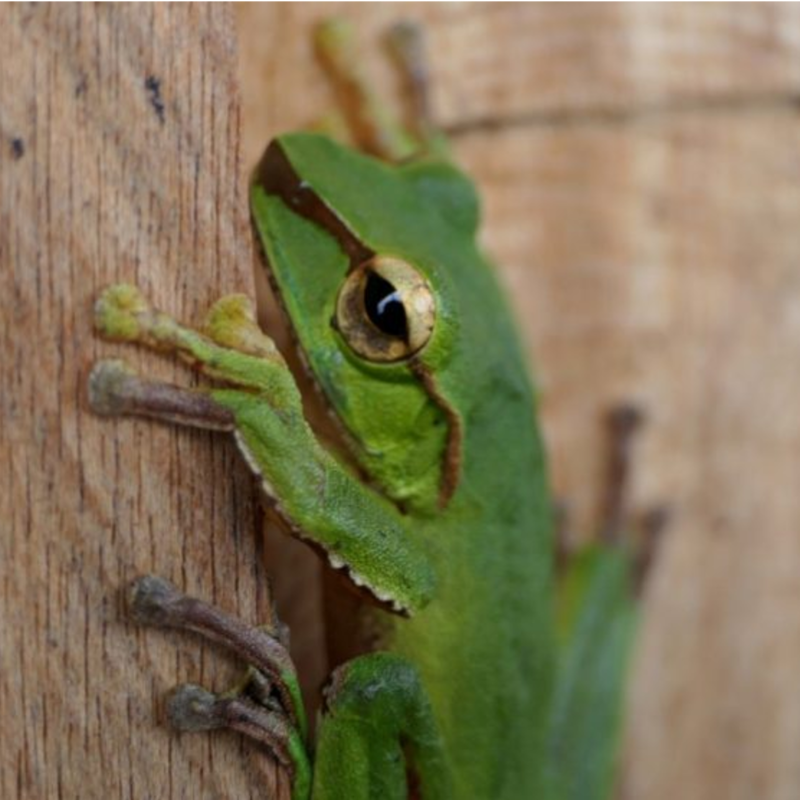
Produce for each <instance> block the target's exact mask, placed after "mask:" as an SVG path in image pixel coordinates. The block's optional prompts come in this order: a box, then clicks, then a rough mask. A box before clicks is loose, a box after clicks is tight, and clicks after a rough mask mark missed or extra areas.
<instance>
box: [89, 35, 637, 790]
mask: <svg viewBox="0 0 800 800" xmlns="http://www.w3.org/2000/svg"><path fill="white" fill-rule="evenodd" d="M406 34H407V31H406ZM323 37H327V38H323V39H322V40H321V41H322V43H323V44H322V47H323V52H324V54H325V56H326V63H327V65H328V67H329V69H331V70H332V71H333V72H334V73H335V74H336V75H337V76H338V78H339V82H338V85H339V86H340V87H343V92H344V95H345V100H346V102H345V105H346V106H348V107H349V109H350V117H349V119H350V122H351V127H352V129H353V131H354V134H353V135H354V138H355V141H356V144H357V145H359V146H358V147H352V146H349V145H346V144H342V143H338V142H337V141H334V139H333V138H330V137H329V136H327V135H325V134H322V133H309V132H301V133H291V134H287V135H284V136H279V137H278V138H277V139H275V140H274V141H273V142H272V143H271V144H270V145H269V147H268V148H267V150H266V152H265V154H264V156H263V158H262V159H261V162H260V163H259V165H258V167H257V168H256V170H255V173H254V177H253V180H252V186H251V193H250V201H251V209H252V218H253V222H254V227H255V230H256V232H257V235H258V239H259V242H260V245H261V247H262V250H263V254H264V257H265V258H264V261H265V264H266V267H267V269H268V273H269V277H270V280H271V282H272V285H273V287H274V289H275V291H276V293H277V295H278V297H279V298H280V301H281V304H282V306H283V308H284V310H285V312H286V315H287V317H288V320H289V323H290V325H291V328H292V331H293V334H294V338H295V341H296V344H297V346H298V349H299V352H300V354H301V356H302V360H303V362H304V364H305V365H306V367H307V368H308V370H309V372H310V373H311V375H312V376H313V378H314V380H315V381H316V384H317V385H318V387H319V388H320V389H321V390H322V393H323V394H324V397H325V399H326V401H327V403H328V405H329V408H330V410H331V411H332V412H333V414H334V415H335V417H336V419H337V420H338V422H339V424H340V425H341V428H342V430H343V432H344V437H343V438H344V441H345V442H346V445H347V448H348V450H349V456H348V458H346V459H345V458H342V456H341V454H340V453H339V452H336V451H334V450H333V449H331V448H330V447H328V446H326V445H323V443H322V442H321V440H320V439H319V438H318V436H317V435H316V434H315V431H314V430H313V429H312V428H311V427H310V425H309V423H308V422H307V420H306V418H305V417H304V413H303V405H302V398H301V395H300V392H299V390H298V388H297V385H296V383H295V379H294V378H293V375H292V372H291V371H290V370H289V368H288V367H287V364H286V362H285V361H284V358H283V357H282V355H281V353H280V352H279V351H278V350H277V349H276V347H275V345H274V344H273V342H272V340H271V339H270V338H268V337H267V336H266V335H265V334H264V333H262V331H261V330H260V329H259V327H258V326H257V324H256V322H255V317H254V313H253V309H252V306H251V304H250V302H249V301H248V300H247V299H246V298H245V297H242V296H230V297H225V298H223V299H221V300H220V301H219V302H217V303H216V304H215V305H214V306H213V307H212V309H211V311H210V312H209V314H208V317H207V319H206V321H205V324H204V326H203V327H202V330H201V331H196V330H193V329H190V328H188V327H184V326H183V325H181V324H179V323H178V322H176V321H175V320H174V319H172V318H171V317H170V316H168V315H167V314H165V313H163V312H161V311H158V310H155V309H154V308H152V307H151V306H150V304H149V303H148V302H147V300H146V299H145V298H144V297H143V296H142V294H141V293H140V292H139V291H138V290H137V289H135V288H134V287H132V286H128V285H117V286H113V287H111V288H110V289H108V290H106V291H105V292H104V293H103V295H102V296H101V297H100V298H99V300H98V302H97V305H96V326H97V328H98V330H99V332H100V333H101V334H102V335H103V336H105V337H107V338H109V339H112V340H118V341H124V342H135V343H138V344H141V345H146V346H149V347H153V348H156V349H158V350H161V351H170V352H174V353H177V354H178V355H180V356H181V357H183V358H184V359H186V360H187V361H189V362H191V363H192V364H194V365H195V366H197V367H198V368H199V369H200V370H201V371H202V372H203V373H204V374H205V375H206V376H207V377H208V378H210V379H211V380H212V381H215V382H217V384H218V385H217V386H216V387H214V388H205V389H201V390H195V391H190V390H186V389H181V388H178V387H176V386H171V385H165V384H161V383H155V382H152V381H148V380H145V379H142V378H140V377H137V376H136V375H134V374H133V373H132V372H131V370H130V369H129V368H128V367H126V366H125V365H124V364H123V363H122V362H119V361H103V362H100V363H99V364H98V365H96V366H95V368H94V370H93V372H92V375H91V378H90V397H91V401H92V404H93V406H94V408H95V409H96V410H97V411H99V412H101V413H106V414H140V415H146V416H151V417H156V418H160V419H165V420H168V421H171V422H178V423H183V424H187V425H194V426H199V427H205V428H211V429H215V430H221V431H228V432H230V433H231V434H232V435H233V437H234V438H235V440H236V443H237V445H238V448H239V450H240V451H241V453H242V455H243V456H244V458H245V460H246V461H247V463H248V464H249V466H250V468H251V469H252V471H253V473H254V474H255V475H256V476H257V479H258V481H259V482H260V485H261V487H262V488H263V492H264V496H265V497H266V498H267V501H268V502H269V503H270V504H271V505H272V506H273V507H274V509H275V510H276V511H277V514H278V515H279V516H280V518H281V519H282V520H283V521H284V523H285V525H286V527H287V528H288V529H289V530H290V531H291V533H293V534H294V535H295V536H298V537H300V538H301V539H303V540H304V541H306V542H308V543H309V545H311V546H312V547H313V548H314V549H315V550H316V551H317V552H318V553H319V555H320V556H321V557H322V559H323V560H324V562H325V563H326V564H327V566H328V568H330V569H331V570H333V571H334V572H336V573H338V575H340V576H341V579H342V580H343V581H344V582H345V583H346V584H347V585H348V586H349V587H350V588H351V589H352V590H353V592H354V593H356V594H357V595H358V597H359V598H360V600H361V601H362V602H361V603H360V604H359V607H358V611H357V612H356V616H357V620H356V624H357V626H358V627H359V628H360V629H361V630H364V631H368V632H369V636H368V637H367V638H368V639H369V643H370V648H369V651H365V652H362V653H361V654H359V655H357V656H355V657H354V658H352V659H350V660H349V661H347V662H346V663H342V664H340V665H338V666H337V667H336V668H335V670H334V671H333V674H332V676H331V678H330V681H329V683H328V685H327V688H326V689H325V698H324V704H323V710H322V713H321V719H320V721H319V724H318V726H317V733H316V736H315V741H314V742H313V744H312V743H311V742H310V741H309V738H310V737H309V733H308V726H307V723H306V719H305V712H304V710H303V702H302V699H301V696H300V692H299V688H298V680H297V674H296V671H295V668H294V666H293V664H292V661H291V658H290V656H289V653H288V650H287V648H286V646H285V644H284V642H283V639H282V637H281V635H280V632H279V631H278V630H274V629H269V628H264V627H261V628H251V627H248V626H246V625H244V624H243V623H241V622H239V621H237V620H235V619H233V618H231V617H228V616H227V615H226V614H225V613H224V612H222V611H220V610H219V609H217V608H215V607H213V606H210V605H208V604H206V603H203V602H202V601H200V600H196V599H193V598H188V597H186V596H184V595H182V594H181V593H180V592H179V591H178V590H177V589H176V588H175V587H173V586H171V585H170V584H168V583H167V582H166V581H163V580H161V579H159V578H156V577H153V576H147V577H145V578H142V579H140V580H138V581H137V582H136V583H135V584H134V586H133V587H132V589H131V607H132V611H133V614H134V616H135V617H136V618H138V619H139V620H141V621H143V622H146V623H150V624H157V625H163V626H172V627H177V628H191V629H193V630H195V631H199V632H201V633H203V634H205V635H206V636H208V637H210V638H213V639H215V640H216V641H219V642H222V643H223V644H224V645H226V646H227V647H229V648H230V649H231V650H232V651H233V652H235V653H237V654H238V655H239V656H241V657H242V658H243V660H244V661H246V662H247V664H248V665H249V670H248V673H247V676H246V679H245V680H243V681H242V684H241V685H240V686H239V687H236V689H234V690H232V691H230V692H226V693H224V694H220V695H215V694H212V693H211V692H208V691H206V690H205V689H202V688H200V687H197V686H184V687H181V688H180V689H179V690H178V691H177V692H176V693H175V694H174V695H173V697H172V699H171V701H170V713H171V718H172V721H173V722H174V723H175V724H176V725H177V726H178V727H179V728H182V729H188V730H202V729H210V728H216V727H225V726H227V727H230V728H233V729H235V730H239V731H242V732H244V733H246V734H248V735H250V736H252V737H254V738H256V739H258V740H259V741H261V742H263V743H265V744H266V745H267V747H268V748H269V750H270V751H271V752H272V754H273V755H274V756H275V758H277V759H278V760H279V761H280V762H281V763H283V764H284V765H285V766H286V767H287V769H288V770H289V771H290V774H291V780H292V796H293V798H294V800H306V799H308V798H313V800H325V799H327V798H336V799H337V800H367V799H368V798H381V800H400V798H403V800H405V799H406V798H409V797H419V798H423V799H424V800H511V799H512V798H513V800H520V799H522V800H526V799H528V798H530V800H551V799H552V800H568V799H570V800H572V799H574V800H579V799H580V800H593V799H594V798H597V799H598V800H599V799H600V798H603V797H606V796H607V795H608V792H609V789H610V787H611V782H612V777H613V770H612V766H613V761H614V752H615V741H616V728H617V722H618V717H619V700H620V687H621V677H622V674H623V671H624V665H625V661H626V653H627V649H628V641H629V638H630V632H631V629H632V623H633V616H634V609H633V604H632V600H631V593H630V589H629V558H628V556H627V555H626V554H625V552H624V551H623V550H619V549H617V550H609V549H605V550H604V549H601V548H599V547H593V548H589V549H587V550H585V551H584V552H582V553H581V554H579V555H578V556H576V557H574V558H573V559H572V560H571V562H570V564H569V566H568V567H567V568H566V570H565V571H564V572H563V574H562V575H561V576H560V577H559V579H558V580H557V581H556V579H555V572H554V562H555V559H554V544H553V535H552V528H553V525H552V514H551V505H550V500H549V491H548V485H547V480H546V470H545V460H544V456H543V451H542V443H541V439H540V436H539V433H538V431H537V427H536V424H535V413H534V395H533V393H532V390H531V386H530V383H529V379H528V377H527V374H526V368H525V361H524V358H523V355H522V352H521V348H520V344H519V341H518V338H517V333H516V331H515V329H514V325H513V324H512V321H511V317H510V314H509V310H508V308H507V306H506V303H505V302H504V299H503V297H502V295H501V292H500V290H499V288H498V285H497V282H496V279H495V276H494V274H493V271H492V268H491V267H490V265H489V264H488V263H487V260H486V258H485V257H484V256H483V255H482V253H481V251H480V249H479V247H478V246H477V244H476V229H477V225H478V216H479V213H478V198H477V196H476V193H475V189H474V187H473V185H472V183H471V182H470V181H469V180H468V178H467V177H465V175H464V174H463V173H462V172H460V171H459V170H458V169H457V168H456V167H455V166H454V165H453V163H451V161H450V160H449V159H448V158H447V156H446V155H445V153H444V149H443V146H442V145H441V142H440V140H439V139H438V137H437V136H436V135H435V134H433V133H432V132H431V130H430V126H429V125H427V123H426V122H425V120H424V119H422V120H421V121H418V124H417V125H416V126H415V127H414V128H413V129H412V132H411V133H408V132H406V131H405V130H404V129H401V128H399V127H392V125H391V124H390V123H389V122H387V120H386V119H385V115H384V114H383V112H382V111H381V110H380V108H379V104H378V103H377V102H375V101H374V100H373V96H372V95H371V94H370V93H369V91H368V89H367V88H366V87H365V86H364V85H363V83H362V81H361V80H360V78H359V76H358V73H357V64H356V63H355V60H354V58H353V56H352V55H351V53H352V51H351V50H350V49H348V48H349V46H348V45H347V43H346V41H345V40H344V38H343V34H342V29H341V28H340V27H337V26H333V27H329V28H327V29H326V31H325V33H324V34H323ZM398 41H401V42H402V41H405V45H404V46H403V47H400V48H399V50H398V52H400V53H401V54H403V53H405V54H406V55H407V54H408V53H409V52H410V50H409V48H408V46H407V45H408V42H409V41H410V40H409V39H408V38H407V37H406V39H405V40H402V39H399V40H398ZM412 50H413V48H412ZM413 58H414V56H413V54H412V56H409V57H408V58H406V62H405V63H406V66H409V65H410V64H411V60H412V59H413ZM407 73H408V74H409V75H410V76H411V77H412V78H416V81H415V80H412V81H411V83H412V85H415V86H416V87H417V99H418V100H419V101H420V102H417V107H418V108H422V107H424V103H423V102H422V98H421V96H420V95H419V87H420V86H421V85H422V84H421V81H420V80H419V79H418V78H419V74H420V73H419V71H416V72H415V71H414V69H411V70H407ZM361 150H368V151H370V152H371V153H372V154H366V153H364V152H361ZM410 152H415V153H416V155H415V157H412V158H409V157H407V156H408V154H409V153H410ZM376 154H377V156H378V157H376Z"/></svg>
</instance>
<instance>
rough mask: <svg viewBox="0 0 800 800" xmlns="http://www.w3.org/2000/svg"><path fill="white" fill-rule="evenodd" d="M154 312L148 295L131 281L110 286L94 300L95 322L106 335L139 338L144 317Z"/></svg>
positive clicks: (124, 338)
mask: <svg viewBox="0 0 800 800" xmlns="http://www.w3.org/2000/svg"><path fill="white" fill-rule="evenodd" d="M151 312H152V309H151V307H150V304H149V303H148V302H147V300H146V299H145V296H144V295H143V294H142V293H141V292H140V291H139V290H138V289H137V288H136V287H135V286H131V285H130V284H128V283H119V284H116V285H115V286H109V287H108V288H107V289H106V290H105V291H104V292H103V293H102V294H101V295H100V297H98V298H97V301H96V302H95V304H94V324H95V328H96V329H97V331H98V332H99V333H100V334H101V335H102V336H104V337H106V338H107V339H114V340H115V341H121V342H135V341H138V340H139V339H140V337H141V333H142V318H143V317H146V316H147V315H148V314H150V313H151Z"/></svg>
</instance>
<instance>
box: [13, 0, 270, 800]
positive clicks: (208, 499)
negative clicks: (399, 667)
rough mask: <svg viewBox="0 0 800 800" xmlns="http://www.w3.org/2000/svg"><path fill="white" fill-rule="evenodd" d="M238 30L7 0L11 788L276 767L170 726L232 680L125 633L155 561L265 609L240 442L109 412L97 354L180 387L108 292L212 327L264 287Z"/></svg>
mask: <svg viewBox="0 0 800 800" xmlns="http://www.w3.org/2000/svg"><path fill="white" fill-rule="evenodd" d="M235 63H236V54H235V44H234V32H233V28H232V24H231V18H230V14H229V11H228V10H227V9H226V8H224V7H219V6H202V7H200V6H196V7H191V6H183V5H181V6H177V5H176V6H168V5H156V6H146V7H144V6H125V7H122V6H119V7H112V6H95V5H81V6H77V5H73V6H70V5H65V6H60V5H59V6H56V5H52V6H47V5H38V6H35V5H27V4H26V5H13V6H12V5H6V6H4V7H3V8H2V9H0V297H2V307H3V311H2V317H1V319H0V386H1V387H2V389H0V403H1V405H0V419H1V420H2V422H1V423H0V453H1V454H2V463H3V473H2V481H3V489H2V491H1V492H0V520H2V534H1V535H0V719H2V720H3V723H2V731H3V732H2V735H0V743H1V744H0V796H2V797H3V798H43V797H52V798H55V797H60V798H61V797H63V798H75V797H83V798H99V797H126V798H136V799H137V800H138V799H139V798H145V797H160V798H167V797H173V798H177V797H234V796H235V797H249V796H253V797H256V796H263V794H264V792H265V791H267V792H269V789H270V787H271V786H272V785H273V784H274V781H275V775H274V770H273V769H272V766H271V763H270V761H269V760H268V759H267V758H266V757H265V755H264V754H263V753H262V752H258V751H252V749H251V748H247V747H245V746H244V745H243V744H242V742H241V741H240V739H239V738H238V737H234V736H229V735H226V734H219V735H213V736H189V735H187V736H184V737H178V736H175V735H174V734H173V733H172V732H171V731H170V730H169V729H168V728H167V727H166V724H165V722H164V720H163V696H164V694H165V692H166V691H167V690H168V689H169V688H170V687H171V686H172V685H173V684H175V683H176V682H178V681H185V680H192V681H197V682H201V683H206V684H211V685H214V686H217V687H219V688H223V687H224V686H225V684H226V683H227V682H229V681H230V680H231V679H232V678H233V677H234V675H235V673H236V670H235V668H234V667H233V666H232V665H230V664H229V663H228V662H227V661H225V660H224V659H223V658H222V657H221V656H219V655H218V654H217V653H215V652H214V651H213V650H209V649H207V648H204V647H202V646H200V644H199V643H198V642H196V641H192V640H190V639H187V638H185V637H179V636H175V635H172V636H167V635H165V634H164V633H163V632H159V631H147V630H140V629H138V628H136V627H134V626H133V625H130V624H128V623H126V622H125V619H124V616H123V613H122V603H121V598H120V590H121V588H122V587H123V586H124V585H125V584H126V583H127V582H128V581H130V580H131V579H132V578H134V577H135V576H136V575H138V574H140V573H143V572H148V571H155V572H158V573H159V574H162V575H164V576H166V577H168V578H170V579H172V580H173V581H175V582H176V583H177V584H178V585H179V586H181V587H183V588H185V589H187V590H189V591H192V592H194V593H197V594H202V595H204V596H206V597H209V598H214V599H215V600H216V601H217V602H219V603H221V604H222V605H224V606H226V607H228V608H230V609H231V610H233V611H235V612H238V613H240V614H242V615H243V616H244V617H245V618H249V619H253V620H256V619H263V618H264V617H265V615H266V614H267V612H268V602H267V596H266V588H265V587H266V576H265V573H264V571H263V569H262V566H261V551H260V545H259V542H258V538H257V537H256V536H254V535H253V532H254V530H255V529H257V519H258V517H257V512H256V505H255V503H254V494H253V487H252V483H251V480H250V478H249V476H248V475H247V472H246V470H245V469H243V468H242V466H241V464H240V461H239V459H238V458H237V457H236V455H235V454H234V452H233V450H232V447H231V446H230V445H229V444H228V443H227V442H226V441H225V440H224V439H219V438H216V437H213V436H211V435H207V434H203V433H196V432H191V431H176V430H173V429H170V428H169V427H165V426H158V425H154V424H152V423H146V422H145V423H140V422H132V421H109V420H102V419H99V418H97V417H95V416H94V415H92V414H91V413H90V411H89V409H88V407H87V403H86V392H85V387H86V378H87V373H88V370H89V368H90V366H91V364H92V362H93V361H94V360H95V359H96V358H98V357H100V356H106V357H107V356H112V355H117V356H121V355H124V357H125V358H127V359H129V361H130V362H131V363H132V364H134V365H136V366H137V367H138V368H140V369H141V370H142V371H147V372H148V373H152V374H155V375H158V376H160V377H161V378H163V379H168V380H174V381H175V382H177V383H181V384H184V385H187V384H190V383H192V377H191V375H190V374H189V373H188V371H187V370H186V369H185V368H183V367H180V366H178V365H176V364H175V363H174V362H172V361H171V360H169V359H162V358H159V357H157V356H154V355H152V354H148V353H144V352H141V351H137V350H135V349H132V348H128V349H126V348H123V347H115V346H112V345H108V344H105V343H102V342H100V341H99V340H97V339H96V338H95V336H94V335H93V333H92V330H91V308H92V302H93V300H94V298H95V297H96V296H97V293H98V291H99V290H100V288H101V287H103V286H105V285H107V284H109V283H111V282H114V281H119V280H127V281H135V282H136V283H138V284H139V285H140V286H141V287H142V288H143V289H144V290H145V291H146V292H147V294H148V295H149V296H150V297H151V298H152V299H153V300H154V301H156V302H157V303H158V304H159V305H161V306H162V307H163V308H165V309H168V310H170V311H172V312H174V313H176V314H177V315H179V316H181V317H183V318H185V319H197V318H198V316H199V315H201V314H202V313H203V310H204V309H205V307H206V306H207V305H208V304H209V303H210V302H211V301H212V300H213V299H214V298H216V297H217V296H218V295H219V294H220V293H221V292H226V291H242V290H244V291H248V292H252V254H251V250H250V244H249V231H248V224H247V213H246V206H245V196H244V195H245V185H246V184H245V183H244V181H243V178H242V176H243V173H242V170H241V163H240V154H239V113H240V111H239V99H238V89H237V84H236V80H235Z"/></svg>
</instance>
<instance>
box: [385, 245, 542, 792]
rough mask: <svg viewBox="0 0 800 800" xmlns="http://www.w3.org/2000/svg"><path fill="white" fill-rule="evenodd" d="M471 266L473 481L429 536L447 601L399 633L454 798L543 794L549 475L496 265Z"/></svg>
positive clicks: (463, 402)
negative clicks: (445, 756)
mask: <svg viewBox="0 0 800 800" xmlns="http://www.w3.org/2000/svg"><path fill="white" fill-rule="evenodd" d="M476 258H477V256H476ZM461 267H462V269H465V264H464V263H463V262H462V265H461ZM469 268H470V272H469V284H468V285H466V286H464V291H463V292H462V296H460V297H459V304H460V308H461V311H462V313H463V312H464V311H466V315H467V316H466V320H467V324H468V325H469V340H468V341H464V342H463V347H462V348H461V352H460V353H459V354H458V355H455V356H454V359H453V361H452V362H451V363H450V364H449V369H448V371H447V377H446V380H448V381H450V382H451V384H452V386H449V387H448V386H446V385H445V386H443V391H446V392H448V396H451V397H458V398H459V408H458V411H459V413H460V415H461V417H462V421H463V434H464V441H463V452H462V474H461V478H460V482H459V486H458V489H457V491H456V493H455V495H454V497H453V499H452V501H451V503H450V505H449V507H448V509H447V512H446V514H445V516H444V518H443V519H439V520H437V521H436V522H435V523H434V524H433V525H431V526H430V527H428V528H424V529H423V530H422V532H421V535H422V536H423V537H425V538H426V540H427V544H428V547H429V549H430V552H431V553H432V558H433V560H434V562H435V566H436V571H437V577H438V581H439V594H438V596H437V598H436V601H435V602H434V603H432V604H431V606H430V608H429V609H426V610H425V611H423V612H422V613H420V614H419V615H418V617H417V618H415V619H412V620H411V621H409V622H405V621H401V622H399V623H398V624H397V626H396V637H397V638H396V641H395V647H396V648H397V649H398V650H399V651H401V652H402V653H404V654H406V655H407V656H409V657H410V658H411V659H412V660H414V661H415V662H416V663H417V664H418V665H419V667H420V669H421V671H422V673H423V681H424V683H425V685H426V686H428V688H429V691H430V694H431V697H432V698H433V703H434V706H435V710H436V713H437V716H438V717H439V720H440V724H441V726H442V729H443V733H444V736H445V740H446V743H447V748H448V750H449V755H450V758H451V762H452V764H453V770H454V779H455V785H456V789H457V792H456V796H457V797H459V798H462V797H463V798H492V800H495V799H499V798H529V797H530V798H533V797H536V798H541V797H546V796H547V788H546V780H547V770H546V767H545V764H546V758H545V753H544V748H545V741H544V734H545V731H546V729H547V726H546V715H547V713H548V712H547V705H548V696H549V692H550V681H551V675H552V665H551V664H550V662H549V658H550V654H551V653H552V648H550V647H547V646H543V645H544V643H546V642H547V641H548V637H549V636H550V635H551V627H552V622H551V620H552V609H551V596H552V588H551V569H552V563H551V562H552V547H551V543H550V510H549V503H548V492H547V486H546V482H545V477H544V476H545V468H544V463H543V455H542V447H541V442H540V439H539V435H538V432H537V430H536V427H535V417H534V408H533V403H534V401H533V397H532V392H531V388H530V384H529V381H528V378H527V372H526V369H525V365H524V363H523V359H522V357H521V354H520V350H519V346H518V343H517V338H516V332H515V331H514V329H513V325H512V323H511V321H510V316H509V312H508V310H507V308H506V306H505V303H504V302H503V299H502V297H501V294H500V291H499V289H498V287H497V286H496V282H495V278H494V275H492V274H491V271H490V268H489V267H487V266H486V265H485V264H483V263H480V264H478V263H474V264H470V265H469ZM462 275H463V273H462ZM464 277H466V276H465V275H464ZM461 285H462V284H461V283H459V286H461ZM465 335H467V334H466V332H464V331H462V336H465ZM462 341H463V340H462ZM444 543H446V544H444Z"/></svg>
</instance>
